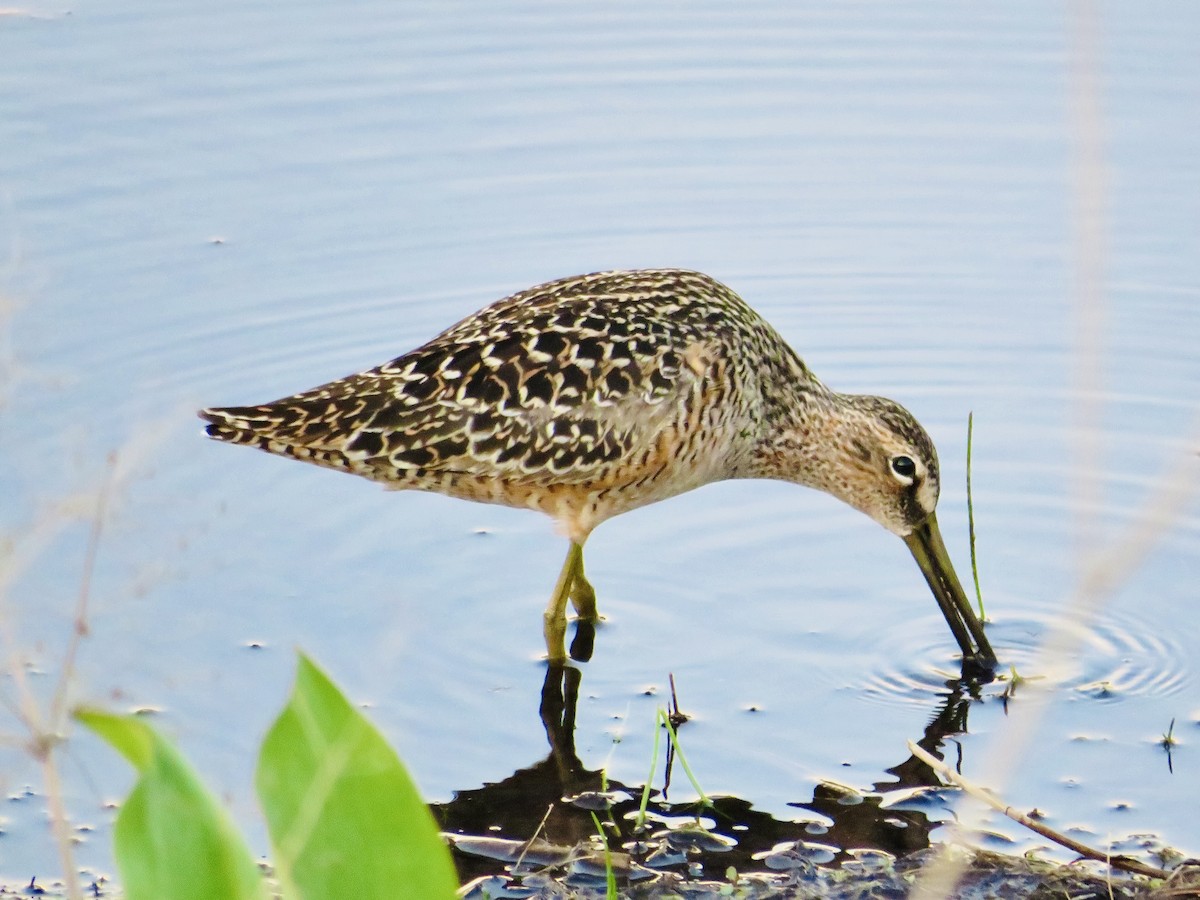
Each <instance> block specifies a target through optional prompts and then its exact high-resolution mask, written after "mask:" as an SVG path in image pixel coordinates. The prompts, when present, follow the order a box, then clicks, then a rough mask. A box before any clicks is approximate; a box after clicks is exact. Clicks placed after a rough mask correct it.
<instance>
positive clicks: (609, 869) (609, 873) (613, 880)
mask: <svg viewBox="0 0 1200 900" xmlns="http://www.w3.org/2000/svg"><path fill="white" fill-rule="evenodd" d="M592 821H593V822H594V823H595V824H596V834H598V835H600V840H601V841H603V842H604V882H605V891H604V898H605V900H617V873H616V872H615V871H613V860H612V850H610V849H609V847H608V837H607V836H606V835H605V834H604V826H603V825H601V824H600V817H599V816H597V815H596V814H595V813H592Z"/></svg>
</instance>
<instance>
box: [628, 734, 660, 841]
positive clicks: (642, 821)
mask: <svg viewBox="0 0 1200 900" xmlns="http://www.w3.org/2000/svg"><path fill="white" fill-rule="evenodd" d="M657 719H658V716H655V723H654V724H655V728H654V749H653V750H652V751H651V753H650V772H649V774H647V775H646V784H645V786H644V787H643V788H642V803H641V805H640V806H639V807H638V814H637V818H636V819H635V820H634V823H633V827H634V828H635V829H637V830H639V831H640V830H641V829H642V828H644V827H645V825H646V807H647V806H648V805H649V804H650V786H651V785H652V784H654V772H655V771H656V770H657V769H658V739H659V737H660V736H661V734H662V732H661V731H660V730H659V728H658V727H657V726H658V721H657Z"/></svg>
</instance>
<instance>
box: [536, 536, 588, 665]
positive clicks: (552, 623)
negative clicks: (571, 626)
mask: <svg viewBox="0 0 1200 900" xmlns="http://www.w3.org/2000/svg"><path fill="white" fill-rule="evenodd" d="M582 559H583V548H582V547H581V546H580V545H579V544H576V543H575V542H574V541H571V547H570V549H569V550H567V558H566V559H565V560H564V561H563V567H562V571H560V572H559V573H558V581H557V582H556V583H555V585H554V593H553V594H551V595H550V602H549V603H547V604H546V612H545V613H543V614H542V631H543V633H544V634H545V636H546V655H547V657H548V658H549V661H550V663H551V664H552V665H558V664H562V663H565V662H566V661H567V649H566V641H565V638H566V634H567V600H568V599H569V598H570V597H571V586H572V585H573V584H574V583H575V572H576V570H577V569H579V570H580V571H582V570H581V569H580V566H581V562H582Z"/></svg>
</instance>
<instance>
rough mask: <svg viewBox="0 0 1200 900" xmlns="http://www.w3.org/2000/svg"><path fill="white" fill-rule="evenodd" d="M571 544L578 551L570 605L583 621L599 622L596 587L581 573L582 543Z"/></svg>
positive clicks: (572, 579)
mask: <svg viewBox="0 0 1200 900" xmlns="http://www.w3.org/2000/svg"><path fill="white" fill-rule="evenodd" d="M572 546H577V547H578V548H579V552H578V553H577V554H576V561H575V571H574V574H573V576H572V578H571V605H572V606H574V607H575V612H576V613H577V614H578V615H579V618H580V619H582V620H583V621H584V622H599V621H600V614H599V613H598V612H596V589H595V588H594V587H592V583H591V582H590V581H588V580H587V576H586V575H584V574H583V545H582V544H572Z"/></svg>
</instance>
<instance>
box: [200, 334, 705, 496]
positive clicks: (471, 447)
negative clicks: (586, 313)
mask: <svg viewBox="0 0 1200 900" xmlns="http://www.w3.org/2000/svg"><path fill="white" fill-rule="evenodd" d="M576 324H578V323H576ZM618 331H619V330H618ZM710 356H711V354H706V351H705V349H704V347H703V345H701V344H698V343H696V342H694V341H691V342H689V341H688V339H687V336H686V335H684V334H682V333H680V334H676V335H664V334H658V335H654V336H653V339H652V337H651V336H650V335H645V334H625V335H622V334H614V333H613V332H612V330H611V329H609V328H607V327H606V326H605V323H603V322H597V323H596V331H595V332H594V333H593V331H592V330H589V329H580V328H578V327H577V328H576V329H575V330H573V331H569V332H568V331H565V330H555V329H553V328H546V329H541V330H533V329H529V330H522V331H519V332H516V333H509V334H507V335H504V336H502V337H499V338H495V337H492V336H489V335H488V334H479V333H474V334H466V335H462V334H460V333H456V331H455V330H454V329H451V330H450V331H448V332H446V333H444V334H443V335H441V336H439V337H438V338H435V339H434V340H433V341H431V342H430V343H428V344H426V345H425V346H423V347H421V348H419V349H417V350H414V351H413V352H412V353H409V354H406V355H405V356H402V357H399V358H398V359H395V360H393V361H391V362H390V363H386V364H384V365H383V366H380V367H378V368H376V369H372V370H370V371H368V372H363V373H360V374H357V375H352V376H349V377H348V378H344V379H341V380H339V381H334V382H330V383H329V384H326V385H323V386H321V387H318V388H314V389H313V390H310V391H306V392H304V393H302V394H297V395H295V396H293V397H288V398H284V399H283V400H278V401H275V402H274V403H269V404H265V405H262V406H251V407H234V408H225V409H213V410H205V412H204V415H205V417H206V418H208V419H209V421H210V422H213V423H214V424H213V425H210V427H209V433H210V434H212V435H213V436H214V437H218V438H223V439H225V440H231V441H234V442H237V443H255V444H257V445H258V446H261V447H264V449H268V450H273V451H274V452H286V453H288V454H289V455H296V456H299V457H301V458H308V459H311V460H312V461H314V462H319V463H325V464H328V460H329V459H331V458H332V459H334V460H335V461H336V465H338V466H339V467H342V466H344V465H346V464H349V466H350V467H352V468H359V469H361V468H367V469H370V470H372V471H374V472H376V473H377V474H378V476H379V477H380V479H381V480H398V479H397V475H402V474H403V470H416V469H421V470H426V471H453V472H460V473H464V474H472V475H479V476H488V477H498V478H501V479H504V480H508V481H518V482H528V483H543V482H548V481H553V482H565V483H582V482H587V481H590V480H593V479H595V478H596V477H597V476H598V475H599V474H600V473H603V472H607V471H610V470H611V469H612V467H613V466H614V464H616V463H618V462H619V461H622V460H636V458H637V457H638V456H639V455H640V453H642V452H647V453H648V452H649V451H650V448H653V447H655V446H656V442H657V439H658V437H659V434H660V432H661V431H662V429H663V428H664V426H666V425H667V424H668V423H670V422H672V421H677V420H678V419H679V418H680V417H681V416H683V415H686V414H687V412H688V409H689V407H690V405H691V404H693V403H697V402H699V392H700V391H701V390H702V381H703V380H704V376H705V373H706V372H707V369H708V366H709V365H710V363H711V362H712V360H711V359H710V358H709V357H710ZM297 448H299V449H300V450H301V451H302V452H300V453H296V452H294V451H295V450H296V449H297ZM343 460H344V462H343ZM397 470H400V471H397Z"/></svg>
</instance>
